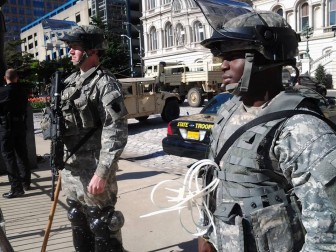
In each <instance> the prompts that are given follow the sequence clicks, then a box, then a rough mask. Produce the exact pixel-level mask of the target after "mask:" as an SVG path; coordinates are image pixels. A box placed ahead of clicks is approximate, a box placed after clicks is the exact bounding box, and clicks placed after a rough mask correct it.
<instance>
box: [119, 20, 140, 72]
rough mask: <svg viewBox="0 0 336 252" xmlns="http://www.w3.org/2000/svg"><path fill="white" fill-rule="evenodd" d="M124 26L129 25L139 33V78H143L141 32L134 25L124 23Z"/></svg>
mask: <svg viewBox="0 0 336 252" xmlns="http://www.w3.org/2000/svg"><path fill="white" fill-rule="evenodd" d="M124 24H127V25H131V26H132V27H133V28H134V29H135V30H136V31H137V32H138V33H139V47H140V48H139V58H140V67H141V77H142V76H143V62H142V41H141V31H140V29H138V28H137V27H136V26H135V25H134V24H132V23H130V22H124Z"/></svg>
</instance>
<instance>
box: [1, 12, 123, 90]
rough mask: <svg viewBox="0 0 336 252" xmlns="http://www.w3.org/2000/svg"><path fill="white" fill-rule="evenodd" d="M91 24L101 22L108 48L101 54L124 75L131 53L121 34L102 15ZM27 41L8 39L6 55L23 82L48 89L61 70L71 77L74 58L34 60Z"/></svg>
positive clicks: (114, 70) (113, 69) (107, 65)
mask: <svg viewBox="0 0 336 252" xmlns="http://www.w3.org/2000/svg"><path fill="white" fill-rule="evenodd" d="M91 24H94V25H97V26H98V27H100V28H102V29H103V30H104V32H105V37H106V39H107V45H108V48H107V50H106V51H105V53H104V54H103V55H102V57H101V63H102V65H103V66H104V67H105V68H107V69H109V70H110V71H111V72H112V73H114V74H115V75H116V77H117V78H121V77H124V76H123V74H125V69H126V70H128V62H129V52H128V51H125V50H124V47H123V44H122V43H121V37H120V34H116V33H115V32H112V31H111V30H110V29H109V28H108V27H107V26H106V25H105V24H104V22H103V21H102V20H101V18H99V17H94V18H92V22H91ZM22 43H23V41H21V40H13V41H6V42H5V46H4V55H5V62H6V64H7V68H15V69H17V70H18V73H19V76H20V81H21V82H22V83H25V84H27V85H29V87H30V88H31V90H33V89H35V90H36V89H37V90H38V91H40V92H41V91H42V92H43V90H45V88H46V86H47V85H48V84H49V83H50V79H51V76H52V74H53V73H54V72H55V71H56V70H61V71H62V72H63V74H64V76H68V75H69V74H70V73H71V72H72V71H74V70H75V67H74V66H73V64H72V62H71V60H70V57H63V58H61V59H58V60H44V61H41V62H39V61H37V60H34V57H33V55H32V54H29V53H27V52H21V45H22Z"/></svg>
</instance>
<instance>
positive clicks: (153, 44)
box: [149, 27, 157, 50]
mask: <svg viewBox="0 0 336 252" xmlns="http://www.w3.org/2000/svg"><path fill="white" fill-rule="evenodd" d="M149 43H150V45H149V48H150V50H156V49H157V34H156V29H155V28H154V27H153V28H152V29H150V32H149Z"/></svg>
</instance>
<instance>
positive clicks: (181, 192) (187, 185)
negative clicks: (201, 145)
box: [140, 159, 220, 236]
mask: <svg viewBox="0 0 336 252" xmlns="http://www.w3.org/2000/svg"><path fill="white" fill-rule="evenodd" d="M208 166H212V168H214V169H215V170H217V171H219V167H218V165H217V164H216V163H215V162H213V161H212V160H210V159H203V160H199V161H197V162H195V163H194V164H193V165H192V166H191V167H190V168H189V169H188V172H187V173H186V175H185V177H184V180H183V184H182V187H181V188H179V189H173V188H168V187H164V189H166V190H167V191H169V192H174V193H177V195H176V196H175V197H172V196H166V198H167V201H168V202H176V204H175V205H173V206H171V207H160V206H159V205H158V204H157V203H156V202H155V200H154V195H155V193H156V191H157V189H158V188H160V187H161V186H162V185H164V184H166V183H171V182H175V181H174V180H164V181H161V182H160V183H158V184H157V185H155V186H154V188H153V190H152V192H151V201H152V203H153V204H154V206H156V207H158V208H160V209H161V210H158V211H155V212H152V213H149V214H145V215H142V216H140V218H144V217H149V216H153V215H157V214H162V213H167V212H171V211H178V212H179V218H180V223H181V225H182V227H183V228H184V229H185V230H186V231H187V232H188V233H190V234H192V235H195V236H201V235H203V234H205V233H206V232H207V230H208V229H209V228H210V227H211V226H212V227H213V230H214V234H215V235H216V227H215V224H214V222H213V217H212V213H211V212H210V210H209V209H208V206H207V205H206V202H205V201H204V199H205V196H206V195H208V194H210V193H211V192H212V191H213V190H215V189H216V188H217V186H218V184H219V181H220V180H219V179H218V178H216V177H214V178H213V180H212V181H211V182H210V183H209V184H208V185H207V186H205V187H204V188H202V187H203V184H200V183H199V173H200V172H201V171H205V172H206V169H207V168H208ZM193 185H194V188H195V189H193ZM199 198H201V204H199V203H197V199H199ZM193 207H196V209H197V211H198V215H199V218H201V216H202V214H204V215H206V217H207V218H208V220H209V221H210V223H209V224H208V225H207V226H203V225H200V224H198V223H199V221H196V220H195V218H194V214H193ZM184 209H188V210H189V211H190V212H191V216H192V220H193V224H194V225H195V226H196V228H197V229H198V230H199V232H197V233H194V232H192V231H189V230H188V229H187V228H186V226H185V225H184V224H183V221H182V216H181V212H182V210H184ZM202 210H203V211H202Z"/></svg>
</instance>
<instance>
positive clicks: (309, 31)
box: [303, 26, 313, 74]
mask: <svg viewBox="0 0 336 252" xmlns="http://www.w3.org/2000/svg"><path fill="white" fill-rule="evenodd" d="M312 34H313V28H311V27H309V26H306V28H305V29H304V30H303V35H304V37H305V38H306V41H307V47H306V53H307V57H308V74H310V55H309V45H308V42H309V38H310V37H311V35H312Z"/></svg>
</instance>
